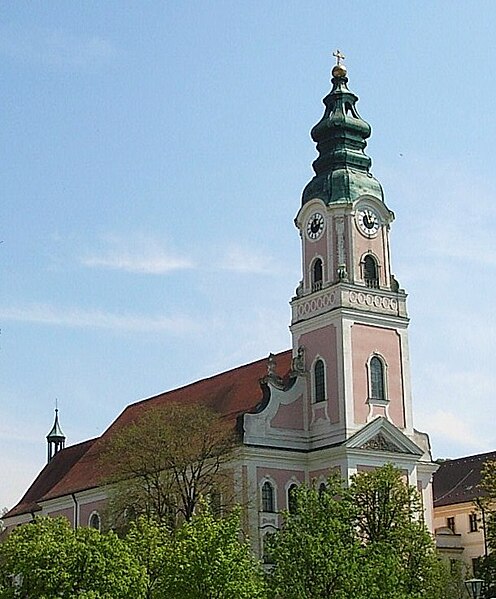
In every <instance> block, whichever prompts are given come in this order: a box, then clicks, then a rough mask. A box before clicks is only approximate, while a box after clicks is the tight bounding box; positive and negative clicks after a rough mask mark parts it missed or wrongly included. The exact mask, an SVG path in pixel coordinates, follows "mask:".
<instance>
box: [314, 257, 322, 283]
mask: <svg viewBox="0 0 496 599" xmlns="http://www.w3.org/2000/svg"><path fill="white" fill-rule="evenodd" d="M319 289H322V260H321V259H320V258H317V260H315V262H314V263H313V267H312V291H319Z"/></svg>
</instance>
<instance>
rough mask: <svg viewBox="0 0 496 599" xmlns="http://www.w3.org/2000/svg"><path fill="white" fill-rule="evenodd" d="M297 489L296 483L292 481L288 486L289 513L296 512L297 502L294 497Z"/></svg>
mask: <svg viewBox="0 0 496 599" xmlns="http://www.w3.org/2000/svg"><path fill="white" fill-rule="evenodd" d="M297 490H298V485H297V484H296V483H293V484H292V485H290V486H289V487H288V511H289V513H290V514H296V511H297V507H298V503H297V499H296V491H297Z"/></svg>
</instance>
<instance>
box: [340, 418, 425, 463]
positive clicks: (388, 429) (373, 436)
mask: <svg viewBox="0 0 496 599" xmlns="http://www.w3.org/2000/svg"><path fill="white" fill-rule="evenodd" d="M344 445H345V446H346V447H348V448H349V449H361V450H364V451H381V452H386V453H402V454H410V455H413V456H418V457H420V456H421V455H423V453H424V451H423V449H421V448H420V447H419V446H418V445H417V444H416V443H414V442H413V441H412V440H411V439H409V438H408V437H407V436H406V435H405V434H404V433H403V432H402V431H401V430H400V429H399V428H397V427H396V426H394V424H391V422H389V420H387V419H386V418H383V417H379V418H376V419H375V420H373V421H372V422H370V423H369V424H367V425H365V426H364V427H363V428H362V429H360V430H359V431H358V432H356V433H355V434H354V435H352V436H351V437H350V438H349V439H348V440H347V441H346V442H345V444H344Z"/></svg>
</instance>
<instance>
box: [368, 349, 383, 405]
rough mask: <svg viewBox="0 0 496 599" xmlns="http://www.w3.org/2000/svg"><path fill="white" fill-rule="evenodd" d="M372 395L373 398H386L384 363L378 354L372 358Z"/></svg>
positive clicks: (370, 365) (370, 366)
mask: <svg viewBox="0 0 496 599" xmlns="http://www.w3.org/2000/svg"><path fill="white" fill-rule="evenodd" d="M369 368H370V397H371V398H372V399H386V393H385V389H386V386H385V384H384V363H383V361H382V360H381V359H380V358H378V357H377V356H372V358H371V359H370V364H369Z"/></svg>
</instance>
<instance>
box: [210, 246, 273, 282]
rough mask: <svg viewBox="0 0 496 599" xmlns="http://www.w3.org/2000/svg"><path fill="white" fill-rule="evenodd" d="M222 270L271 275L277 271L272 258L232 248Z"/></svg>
mask: <svg viewBox="0 0 496 599" xmlns="http://www.w3.org/2000/svg"><path fill="white" fill-rule="evenodd" d="M220 268H221V269H222V270H230V271H233V272H239V273H249V274H263V275H267V274H271V273H273V272H274V270H275V265H274V261H273V260H272V258H269V257H267V256H264V255H262V254H261V253H260V252H257V251H255V250H247V249H245V248H241V247H235V246H232V247H231V248H229V249H228V250H227V252H226V254H225V255H224V258H223V260H222V262H221V264H220Z"/></svg>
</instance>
